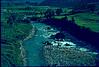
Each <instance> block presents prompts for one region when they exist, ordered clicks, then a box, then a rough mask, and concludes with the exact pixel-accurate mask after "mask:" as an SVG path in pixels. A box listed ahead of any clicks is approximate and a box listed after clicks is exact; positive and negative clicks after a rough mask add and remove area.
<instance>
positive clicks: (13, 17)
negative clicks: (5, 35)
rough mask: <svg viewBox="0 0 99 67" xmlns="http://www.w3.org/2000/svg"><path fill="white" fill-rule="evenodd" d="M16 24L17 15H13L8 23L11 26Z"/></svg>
mask: <svg viewBox="0 0 99 67" xmlns="http://www.w3.org/2000/svg"><path fill="white" fill-rule="evenodd" d="M15 22H16V15H15V14H13V13H12V14H11V15H10V16H9V18H8V20H7V23H8V24H9V25H10V26H13V25H14V23H15Z"/></svg>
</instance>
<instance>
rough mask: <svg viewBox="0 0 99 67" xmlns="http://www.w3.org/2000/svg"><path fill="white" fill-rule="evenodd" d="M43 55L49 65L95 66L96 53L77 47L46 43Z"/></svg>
mask: <svg viewBox="0 0 99 67" xmlns="http://www.w3.org/2000/svg"><path fill="white" fill-rule="evenodd" d="M43 55H44V59H45V61H46V63H47V65H52V66H53V65H57V66H82V65H83V66H95V65H96V64H95V59H96V57H95V56H96V54H93V53H89V52H86V51H81V50H79V49H77V48H75V47H72V48H68V47H61V46H53V45H45V46H44V48H43Z"/></svg>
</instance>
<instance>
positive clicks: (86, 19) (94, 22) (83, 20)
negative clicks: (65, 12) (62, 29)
mask: <svg viewBox="0 0 99 67" xmlns="http://www.w3.org/2000/svg"><path fill="white" fill-rule="evenodd" d="M72 16H74V18H75V21H76V24H77V25H79V26H84V27H86V28H89V29H91V30H92V31H94V32H99V16H97V15H96V14H92V13H79V14H75V15H72ZM72 16H69V17H68V18H69V19H71V17H72Z"/></svg>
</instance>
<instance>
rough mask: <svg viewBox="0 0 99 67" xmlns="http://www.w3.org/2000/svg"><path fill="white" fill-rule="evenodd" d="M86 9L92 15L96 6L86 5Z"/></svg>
mask: <svg viewBox="0 0 99 67" xmlns="http://www.w3.org/2000/svg"><path fill="white" fill-rule="evenodd" d="M87 8H88V9H89V10H90V11H91V12H92V13H93V12H94V11H95V8H96V5H95V4H88V6H87Z"/></svg>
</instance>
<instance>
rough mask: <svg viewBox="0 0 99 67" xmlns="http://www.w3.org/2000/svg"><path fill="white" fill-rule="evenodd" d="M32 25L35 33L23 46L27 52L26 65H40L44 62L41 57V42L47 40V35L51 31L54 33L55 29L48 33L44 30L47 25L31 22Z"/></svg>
mask: <svg viewBox="0 0 99 67" xmlns="http://www.w3.org/2000/svg"><path fill="white" fill-rule="evenodd" d="M33 26H34V27H35V28H36V29H37V32H36V35H34V36H33V37H32V38H31V39H29V40H27V41H25V42H24V48H25V50H26V53H27V55H26V56H27V65H28V66H41V65H44V64H45V63H44V59H43V57H42V46H43V43H42V42H44V41H47V40H48V38H47V36H48V35H49V34H51V33H55V31H53V32H50V33H48V32H47V31H46V30H45V29H46V28H47V27H48V25H45V24H42V23H33Z"/></svg>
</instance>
